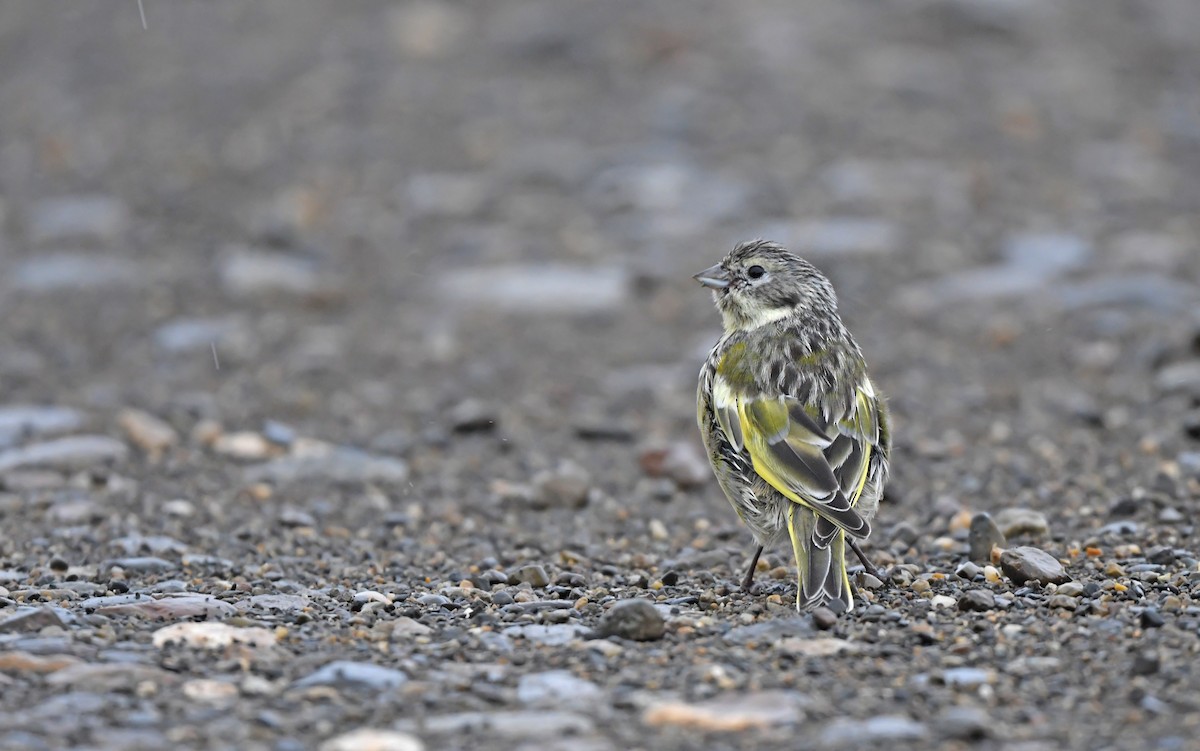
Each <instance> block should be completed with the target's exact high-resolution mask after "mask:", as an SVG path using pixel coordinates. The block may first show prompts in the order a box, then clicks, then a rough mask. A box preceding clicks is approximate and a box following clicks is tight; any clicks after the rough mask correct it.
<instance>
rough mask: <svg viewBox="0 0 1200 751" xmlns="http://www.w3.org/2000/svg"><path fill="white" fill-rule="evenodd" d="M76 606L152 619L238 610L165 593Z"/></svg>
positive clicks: (210, 600)
mask: <svg viewBox="0 0 1200 751" xmlns="http://www.w3.org/2000/svg"><path fill="white" fill-rule="evenodd" d="M79 607H80V609H82V610H85V611H88V610H90V611H94V612H96V613H99V614H101V615H132V616H137V617H140V618H150V619H155V620H180V619H183V618H200V617H203V618H228V617H229V616H231V615H235V614H236V613H237V608H235V607H234V606H233V605H231V604H230V603H228V602H225V601H224V600H218V599H217V598H215V597H212V596H210V595H201V594H191V593H185V594H167V595H164V596H163V597H159V598H154V597H148V596H146V595H139V594H128V595H110V596H108V597H92V598H89V599H87V600H83V601H82V602H80V603H79Z"/></svg>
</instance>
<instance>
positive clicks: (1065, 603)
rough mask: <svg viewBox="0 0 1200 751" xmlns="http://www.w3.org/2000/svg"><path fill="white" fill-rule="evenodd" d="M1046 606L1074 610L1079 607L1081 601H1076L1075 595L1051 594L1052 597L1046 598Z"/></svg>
mask: <svg viewBox="0 0 1200 751" xmlns="http://www.w3.org/2000/svg"><path fill="white" fill-rule="evenodd" d="M1046 606H1047V607H1051V608H1059V609H1060V610H1074V609H1075V608H1077V607H1079V603H1077V602H1076V601H1075V598H1074V597H1070V596H1068V595H1059V594H1055V595H1050V597H1049V598H1048V599H1047V600H1046Z"/></svg>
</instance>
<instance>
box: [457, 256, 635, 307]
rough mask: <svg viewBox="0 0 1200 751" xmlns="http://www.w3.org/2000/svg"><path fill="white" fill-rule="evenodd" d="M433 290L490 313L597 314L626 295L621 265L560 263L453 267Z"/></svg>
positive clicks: (618, 303)
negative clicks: (450, 272) (570, 264)
mask: <svg viewBox="0 0 1200 751" xmlns="http://www.w3.org/2000/svg"><path fill="white" fill-rule="evenodd" d="M438 287H439V289H440V299H441V300H442V301H444V302H446V303H449V304H452V305H458V306H463V307H469V308H481V309H483V310H486V311H489V312H493V313H495V312H501V313H503V312H508V313H540V314H550V313H600V312H604V311H612V310H617V309H618V308H619V307H620V306H621V305H622V304H623V303H624V302H625V300H626V299H627V298H628V296H629V293H630V283H629V273H628V272H627V271H626V270H625V269H624V268H622V267H619V266H594V267H588V266H568V265H566V264H562V263H541V264H531V265H528V266H525V265H510V266H494V267H490V268H484V267H474V268H472V267H466V268H458V269H455V272H454V273H453V274H448V275H445V276H444V277H442V278H441V279H440V280H439V282H438Z"/></svg>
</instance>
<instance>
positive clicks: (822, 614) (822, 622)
mask: <svg viewBox="0 0 1200 751" xmlns="http://www.w3.org/2000/svg"><path fill="white" fill-rule="evenodd" d="M812 621H813V625H814V626H816V627H817V628H818V629H820V630H821V631H828V630H829V629H831V628H833V627H834V626H836V625H837V613H835V612H833V611H832V610H830V609H829V608H824V607H821V608H817V609H816V610H813V611H812Z"/></svg>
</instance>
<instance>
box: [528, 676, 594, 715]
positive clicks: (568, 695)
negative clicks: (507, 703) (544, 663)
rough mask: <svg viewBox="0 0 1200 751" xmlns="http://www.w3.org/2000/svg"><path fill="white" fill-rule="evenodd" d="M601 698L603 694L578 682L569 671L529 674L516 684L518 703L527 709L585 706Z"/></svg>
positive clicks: (589, 685) (581, 681) (585, 681)
mask: <svg viewBox="0 0 1200 751" xmlns="http://www.w3.org/2000/svg"><path fill="white" fill-rule="evenodd" d="M603 698H604V691H602V690H601V688H600V687H599V686H597V685H596V684H595V683H592V682H591V681H587V680H584V679H582V678H577V677H576V676H575V675H574V674H572V673H571V672H570V671H568V670H548V671H546V672H544V673H531V674H528V675H523V676H521V679H520V680H519V681H518V682H517V701H518V702H520V703H521V704H525V705H527V706H543V707H544V706H550V707H560V706H569V705H582V706H588V705H593V704H595V703H596V702H598V701H601V700H602V699H603Z"/></svg>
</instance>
